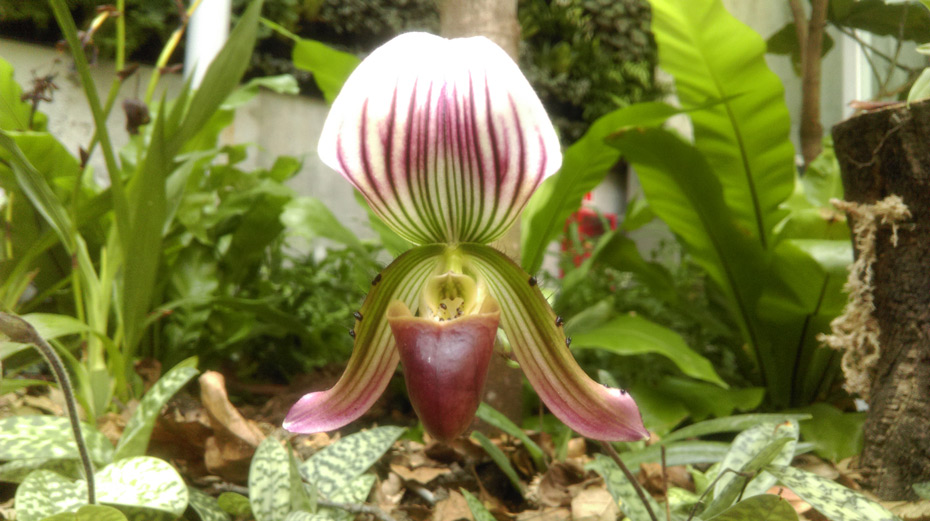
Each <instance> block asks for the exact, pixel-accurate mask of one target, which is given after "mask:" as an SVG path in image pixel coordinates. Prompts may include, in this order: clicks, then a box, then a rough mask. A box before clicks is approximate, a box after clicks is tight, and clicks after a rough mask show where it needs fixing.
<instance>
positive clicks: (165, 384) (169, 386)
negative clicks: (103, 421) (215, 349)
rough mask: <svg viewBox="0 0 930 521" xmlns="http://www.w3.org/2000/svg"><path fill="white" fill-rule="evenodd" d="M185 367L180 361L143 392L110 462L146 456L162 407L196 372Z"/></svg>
mask: <svg viewBox="0 0 930 521" xmlns="http://www.w3.org/2000/svg"><path fill="white" fill-rule="evenodd" d="M188 364H189V363H186V362H182V363H181V364H178V365H176V366H174V367H173V368H171V370H170V371H168V372H167V373H165V375H164V376H162V377H161V378H159V379H158V381H157V382H155V385H153V386H152V388H151V389H149V391H148V392H147V393H145V396H144V397H143V398H142V400H141V401H140V402H139V406H138V407H137V408H136V410H135V412H134V413H133V415H132V417H131V418H129V422H127V423H126V429H125V430H124V431H123V435H122V437H120V439H119V443H117V445H116V452H115V453H114V454H113V459H115V460H120V459H123V458H129V457H133V456H142V455H144V454H145V451H146V449H147V448H148V445H149V439H150V438H151V437H152V429H154V428H155V420H157V419H158V415H159V414H160V413H161V410H162V408H163V407H164V406H165V404H166V403H168V400H170V399H171V397H172V396H174V394H175V393H176V392H178V391H179V390H180V389H181V388H182V387H184V385H185V384H187V382H189V381H190V380H191V378H193V377H194V376H196V375H197V373H198V372H199V371H197V368H196V367H191V366H190V365H188Z"/></svg>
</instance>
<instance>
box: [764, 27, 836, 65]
mask: <svg viewBox="0 0 930 521" xmlns="http://www.w3.org/2000/svg"><path fill="white" fill-rule="evenodd" d="M796 27H797V26H796V25H795V24H794V22H790V23H788V24H785V26H784V27H782V28H781V29H779V30H778V31H777V32H776V33H775V34H773V35H772V36H769V39H768V40H766V41H765V47H766V52H768V53H769V54H780V55H785V56H788V57H790V58H791V65H792V67H794V73H795V74H797V75H798V76H801V47H800V45H798V32H797V28H796ZM832 48H833V38H831V37H830V34H829V33H827V32H824V33H823V45H822V47H821V49H820V56H821V57H824V56H826V55H827V53H828V52H830V49H832Z"/></svg>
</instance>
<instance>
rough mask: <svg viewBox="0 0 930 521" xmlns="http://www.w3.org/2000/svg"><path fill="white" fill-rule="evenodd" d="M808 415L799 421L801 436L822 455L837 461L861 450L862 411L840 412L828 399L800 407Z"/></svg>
mask: <svg viewBox="0 0 930 521" xmlns="http://www.w3.org/2000/svg"><path fill="white" fill-rule="evenodd" d="M800 411H802V412H806V413H810V418H809V419H807V420H803V421H801V436H803V437H804V440H806V441H809V442H812V443H813V444H814V452H816V453H817V455H818V456H820V457H821V458H824V459H827V460H830V461H833V462H837V461H840V460H842V459H846V458H848V457H851V456H855V455H856V454H859V453H860V452H862V425H863V423H864V422H865V417H866V413H864V412H846V413H844V412H842V411H840V410H839V409H837V408H836V407H834V406H832V405H830V404H828V403H823V402H820V403H814V404H811V405H809V406H807V407H804V408H803V409H800Z"/></svg>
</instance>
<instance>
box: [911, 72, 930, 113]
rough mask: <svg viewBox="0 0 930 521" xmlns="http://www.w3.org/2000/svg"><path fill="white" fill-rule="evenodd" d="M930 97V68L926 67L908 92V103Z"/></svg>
mask: <svg viewBox="0 0 930 521" xmlns="http://www.w3.org/2000/svg"><path fill="white" fill-rule="evenodd" d="M926 98H930V68H927V69H924V70H923V72H921V73H920V76H918V77H917V80H916V81H914V85H913V86H911V90H910V91H908V93H907V103H908V105H910V104H911V103H913V102H915V101H919V100H922V99H926Z"/></svg>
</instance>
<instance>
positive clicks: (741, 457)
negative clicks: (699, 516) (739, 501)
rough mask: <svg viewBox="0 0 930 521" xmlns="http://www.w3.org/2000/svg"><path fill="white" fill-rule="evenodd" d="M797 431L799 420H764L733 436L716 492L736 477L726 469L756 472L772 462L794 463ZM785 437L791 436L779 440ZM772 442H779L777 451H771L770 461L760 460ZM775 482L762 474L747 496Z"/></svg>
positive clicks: (775, 444)
mask: <svg viewBox="0 0 930 521" xmlns="http://www.w3.org/2000/svg"><path fill="white" fill-rule="evenodd" d="M798 435H799V431H798V424H797V422H795V421H790V420H789V421H787V422H783V423H762V424H759V425H756V426H755V427H753V428H751V429H747V430H745V431H743V432H741V433H740V434H739V435H737V436H736V438H735V439H734V440H733V445H732V446H731V447H730V452H729V453H728V454H727V457H726V458H724V459H723V462H722V463H721V464H720V474H719V475H720V479H718V480H717V484H716V485H715V486H714V496H715V497H717V496H720V494H721V493H722V492H723V490H724V488H726V486H727V485H728V484H729V483H730V482H732V481H733V480H734V479H735V478H736V475H735V474H732V473H727V474H724V471H725V470H726V469H731V470H734V471H737V472H747V471H751V472H755V471H756V470H758V469H759V468H762V467H763V466H765V465H768V464H770V463H772V464H774V465H787V464H788V463H791V458H793V457H794V450H795V446H796V445H797V441H798ZM783 438H788V439H789V440H790V442H788V443H781V441H780V440H782V439H783ZM773 446H777V451H775V452H773V453H771V454H770V459H768V461H764V460H763V461H761V462H760V461H758V460H756V458H757V457H758V456H759V455H760V454H762V453H763V452H764V451H765V449H766V448H771V447H773ZM754 460H756V461H754ZM750 463H754V468H752V467H750V465H749V464H750ZM773 484H774V479H772V478H771V476H766V475H764V474H763V475H760V476H758V477H756V478H755V479H753V480H752V481H751V482H750V483H749V485H747V486H746V490H745V496H747V497H748V496H753V495H756V494H761V493H763V492H765V491H766V490H768V489H769V487H771V486H772V485H773ZM734 497H735V496H734ZM724 506H726V505H724Z"/></svg>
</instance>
